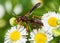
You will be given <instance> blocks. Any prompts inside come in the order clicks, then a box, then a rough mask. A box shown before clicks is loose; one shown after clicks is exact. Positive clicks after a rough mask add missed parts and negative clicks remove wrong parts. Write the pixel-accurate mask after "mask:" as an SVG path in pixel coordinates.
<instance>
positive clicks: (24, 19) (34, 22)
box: [16, 3, 43, 31]
mask: <svg viewBox="0 0 60 43" xmlns="http://www.w3.org/2000/svg"><path fill="white" fill-rule="evenodd" d="M40 5H41V3H37V4H36V5H35V6H33V8H32V9H31V10H30V11H29V12H28V13H26V14H25V15H24V16H17V20H16V22H17V23H18V24H20V25H25V26H26V30H27V31H28V24H30V26H31V27H33V28H35V29H38V26H43V23H42V22H41V20H40V19H37V18H41V16H32V19H29V18H28V16H29V15H31V13H32V12H33V11H34V10H35V9H36V8H38V7H39V6H40ZM35 17H37V18H35Z"/></svg>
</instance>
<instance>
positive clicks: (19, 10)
mask: <svg viewBox="0 0 60 43" xmlns="http://www.w3.org/2000/svg"><path fill="white" fill-rule="evenodd" d="M14 12H15V13H16V14H17V15H18V14H20V13H21V12H22V5H16V6H15V8H14Z"/></svg>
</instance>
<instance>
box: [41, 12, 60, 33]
mask: <svg viewBox="0 0 60 43" xmlns="http://www.w3.org/2000/svg"><path fill="white" fill-rule="evenodd" d="M41 20H42V22H43V24H44V27H42V29H43V30H45V31H48V32H49V33H52V28H54V27H58V26H59V25H58V23H57V21H58V20H60V14H58V13H55V12H48V13H46V14H44V15H43V16H42V19H41Z"/></svg>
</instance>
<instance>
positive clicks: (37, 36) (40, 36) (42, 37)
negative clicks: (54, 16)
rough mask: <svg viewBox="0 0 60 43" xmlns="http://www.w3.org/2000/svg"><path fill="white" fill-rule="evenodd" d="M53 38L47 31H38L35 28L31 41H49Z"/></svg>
mask: <svg viewBox="0 0 60 43" xmlns="http://www.w3.org/2000/svg"><path fill="white" fill-rule="evenodd" d="M52 39H53V37H52V35H50V34H47V33H46V32H43V31H41V30H39V31H37V30H36V29H34V30H33V31H32V32H31V39H30V40H31V42H33V43H48V42H49V41H51V40H52Z"/></svg>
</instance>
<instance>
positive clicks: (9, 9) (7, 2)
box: [5, 1, 12, 13]
mask: <svg viewBox="0 0 60 43" xmlns="http://www.w3.org/2000/svg"><path fill="white" fill-rule="evenodd" d="M5 8H6V11H7V12H8V13H9V12H11V10H12V3H11V2H10V1H6V2H5Z"/></svg>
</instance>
